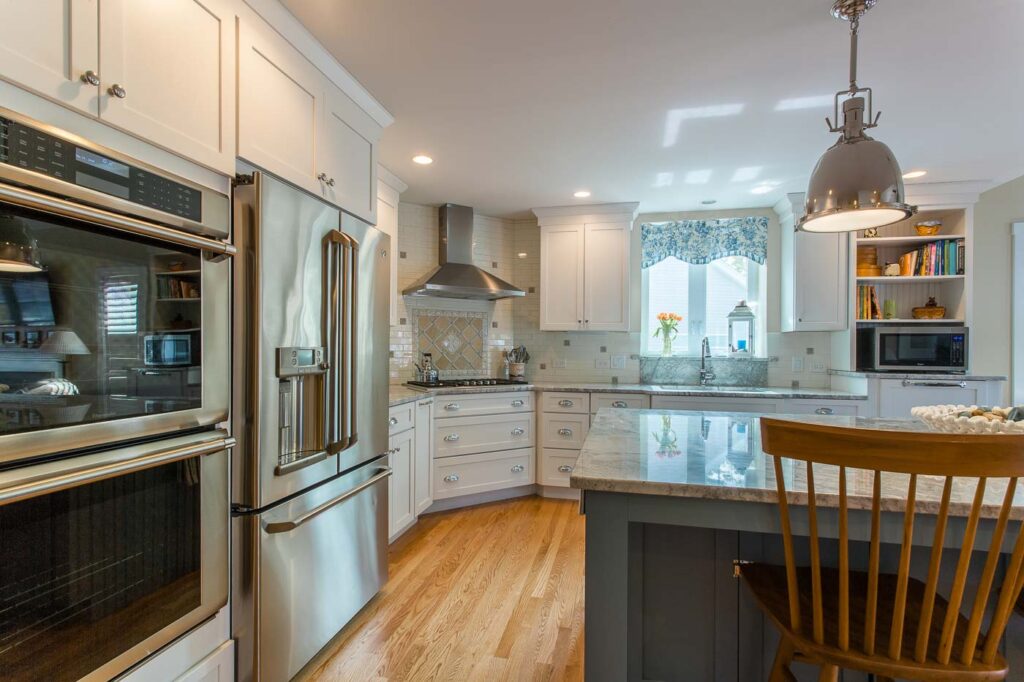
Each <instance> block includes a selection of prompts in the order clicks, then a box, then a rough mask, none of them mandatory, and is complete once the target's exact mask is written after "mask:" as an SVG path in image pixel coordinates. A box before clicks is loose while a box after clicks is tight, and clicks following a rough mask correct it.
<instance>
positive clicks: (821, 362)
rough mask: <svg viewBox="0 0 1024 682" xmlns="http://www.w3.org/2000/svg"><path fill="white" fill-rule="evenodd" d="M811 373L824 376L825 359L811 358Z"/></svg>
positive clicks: (825, 369)
mask: <svg viewBox="0 0 1024 682" xmlns="http://www.w3.org/2000/svg"><path fill="white" fill-rule="evenodd" d="M811 371H812V372H814V373H815V374H824V373H825V372H826V371H828V370H827V368H826V367H825V358H813V359H812V360H811Z"/></svg>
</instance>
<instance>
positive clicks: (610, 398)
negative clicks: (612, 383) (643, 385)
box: [590, 393, 651, 414]
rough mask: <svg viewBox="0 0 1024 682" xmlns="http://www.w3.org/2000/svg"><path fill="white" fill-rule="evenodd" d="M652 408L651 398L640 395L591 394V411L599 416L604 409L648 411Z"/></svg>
mask: <svg viewBox="0 0 1024 682" xmlns="http://www.w3.org/2000/svg"><path fill="white" fill-rule="evenodd" d="M650 406H651V396H649V395H643V394H638V393H591V394H590V411H591V412H592V413H594V414H597V411H598V410H600V409H601V408H602V407H612V408H629V409H633V410H646V409H648V408H649V407H650Z"/></svg>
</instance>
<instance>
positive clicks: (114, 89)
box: [107, 83, 128, 99]
mask: <svg viewBox="0 0 1024 682" xmlns="http://www.w3.org/2000/svg"><path fill="white" fill-rule="evenodd" d="M107 92H109V93H110V94H111V95H113V96H114V97H116V98H118V99H124V98H125V97H127V96H128V91H127V90H125V89H124V86H123V85H119V84H117V83H114V84H113V85H111V86H110V87H109V88H108V89H107Z"/></svg>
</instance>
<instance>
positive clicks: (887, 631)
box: [738, 418, 1024, 682]
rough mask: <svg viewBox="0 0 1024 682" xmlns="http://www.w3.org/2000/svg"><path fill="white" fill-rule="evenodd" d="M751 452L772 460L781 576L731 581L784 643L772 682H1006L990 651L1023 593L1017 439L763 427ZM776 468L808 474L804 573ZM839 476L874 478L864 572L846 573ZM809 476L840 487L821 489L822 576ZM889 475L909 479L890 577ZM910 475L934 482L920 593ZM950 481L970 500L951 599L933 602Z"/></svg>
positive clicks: (748, 574) (753, 567)
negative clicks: (975, 577) (1008, 547)
mask: <svg viewBox="0 0 1024 682" xmlns="http://www.w3.org/2000/svg"><path fill="white" fill-rule="evenodd" d="M761 441H762V449H763V450H764V452H766V453H769V454H771V455H773V459H774V461H775V478H776V481H777V485H778V492H779V514H780V516H781V521H782V534H783V550H784V553H785V561H786V565H785V566H773V565H768V564H762V563H749V564H744V563H739V564H738V571H739V573H740V575H741V577H742V578H743V581H744V582H745V583H746V584H747V586H748V587H749V588H750V590H751V592H752V593H753V595H754V598H755V599H756V601H757V603H758V605H759V606H760V607H761V609H762V610H764V612H765V613H766V614H767V615H768V617H769V618H771V620H772V621H773V622H774V623H775V625H776V626H777V627H778V628H779V630H780V632H781V634H782V640H781V642H780V643H779V648H778V651H777V652H776V656H775V662H774V665H773V666H772V672H771V676H770V678H769V679H770V682H781V681H793V680H795V678H794V677H793V674H792V672H791V671H790V669H789V664H790V662H791V661H793V660H794V659H797V660H800V661H802V662H808V663H811V664H815V665H818V666H820V670H821V672H820V675H819V678H818V679H819V680H837V679H838V674H839V670H840V669H851V670H860V671H863V672H867V673H872V674H874V675H875V676H876V679H877V680H880V681H891V680H892V679H893V678H904V679H910V680H920V681H922V682H933V681H937V680H950V681H952V680H959V681H965V680H1003V679H1006V676H1007V673H1008V669H1007V664H1006V661H1005V659H1004V658H1003V657H1002V656H1001V655H1000V654H999V652H998V646H999V643H1000V640H1001V639H1002V636H1003V631H1004V630H1005V628H1006V623H1007V620H1008V619H1009V617H1010V613H1011V611H1012V609H1013V606H1014V603H1015V602H1016V601H1017V597H1018V595H1019V594H1020V592H1021V587H1022V585H1024V570H1022V569H1024V567H1022V564H1024V534H1022V533H1021V523H1019V522H1018V521H1010V518H1009V517H1010V513H1011V507H1012V506H1013V498H1014V495H1015V493H1016V490H1017V481H1018V478H1019V477H1021V476H1024V437H1017V436H1002V435H985V436H958V435H950V434H940V433H921V432H896V431H878V430H869V429H855V428H847V427H837V426H829V425H824V424H820V423H819V424H810V423H800V422H795V421H786V420H780V419H772V418H762V419H761ZM783 457H785V458H789V459H792V460H797V462H802V463H803V467H805V468H806V480H807V494H806V497H807V514H808V526H809V536H810V537H809V550H810V566H806V567H804V566H797V565H796V559H795V558H794V547H793V532H792V527H791V523H790V509H789V505H790V503H791V502H792V501H793V500H794V499H801V500H802V497H803V496H802V495H799V494H797V495H796V496H794V493H793V492H790V493H789V497H788V498H787V491H786V483H785V481H784V479H783V467H782V459H781V458H783ZM797 466H798V467H799V466H800V464H797ZM847 469H864V470H867V471H873V472H874V481H873V483H872V488H873V490H872V493H871V495H870V509H871V543H870V551H869V558H868V567H867V571H853V570H850V567H849V557H850V548H849V534H848V511H849V503H850V500H849V499H848V495H847V489H848V485H847ZM816 471H817V472H818V476H819V482H822V481H825V480H838V488H834V487H833V486H830V489H829V492H832V490H833V489H835V491H836V494H837V495H838V523H839V542H838V566H837V567H836V568H834V569H832V568H826V567H822V565H821V548H820V545H819V537H818V513H817V504H816V499H815V497H816V496H815V473H816ZM887 472H888V473H891V474H904V475H909V483H908V485H907V488H906V500H907V503H906V511H905V512H904V516H903V538H902V543H901V549H900V554H899V564H898V566H899V569H898V573H897V574H886V573H880V572H879V554H880V540H879V535H880V525H881V505H880V500H881V497H882V486H883V483H882V481H883V476H884V475H885V474H886V473H887ZM826 476H827V477H832V478H831V479H827V478H826ZM833 476H834V477H833ZM919 476H935V477H939V478H938V480H937V481H936V483H937V484H940V485H942V497H941V501H940V502H939V507H938V515H937V519H936V525H935V536H934V540H933V542H932V546H931V549H930V555H929V556H930V560H929V563H928V567H929V568H928V577H927V582H921V581H919V580H916V579H913V578H911V577H910V576H909V572H910V555H911V545H912V542H911V540H912V538H913V527H914V512H915V503H916V496H917V492H918V477H919ZM954 477H955V479H956V489H957V490H958V491H962V490H964V488H963V485H964V484H966V485H967V486H968V487H967V488H966V490H968V491H969V492H968V495H970V496H971V501H970V502H966V501H961V502H956V501H955V500H954V504H955V505H957V506H958V507H959V509H961V510H962V511H964V512H966V514H965V515H966V518H967V521H966V530H965V534H964V538H963V545H962V549H961V550H960V553H959V559H958V561H957V564H956V569H955V573H954V574H953V583H952V588H951V590H950V592H949V594H948V595H946V596H942V595H939V594H938V590H937V586H938V582H939V572H940V565H941V560H942V545H943V541H944V540H945V532H946V525H947V521H948V517H949V510H950V500H951V495H952V492H953V490H954ZM963 479H967V480H963ZM975 481H976V484H975V485H974V486H971V484H972V483H974V482H975ZM927 482H928V483H931V481H927ZM1003 485H1005V486H1006V487H1005V491H1004V488H1003V487H1002V486H1003ZM986 489H987V490H989V491H990V498H992V499H989V501H988V503H987V506H989V510H988V512H989V515H993V513H994V512H993V509H995V510H997V514H995V526H994V530H993V535H992V541H991V543H990V545H989V547H988V551H987V553H986V554H985V555H984V556H985V561H984V567H983V569H982V572H981V578H980V581H979V584H978V587H977V590H976V592H975V593H974V595H973V596H972V597H970V598H968V596H967V595H965V592H967V591H968V590H966V589H965V587H966V582H967V576H968V569H969V568H970V563H971V553H972V550H973V549H974V544H975V535H976V532H977V529H978V523H979V518H980V515H981V511H982V507H983V505H986V501H985V500H986V498H985V491H986ZM901 492H902V488H901ZM818 494H819V495H820V494H821V493H820V492H819V493H818ZM961 494H962V493H961ZM993 496H994V497H993ZM867 497H868V496H867V495H864V499H858V500H856V501H855V506H857V507H859V508H865V509H866V508H867V502H868V499H867ZM1008 534H1009V539H1014V538H1015V540H1014V544H1013V552H1012V554H1011V555H1010V561H1009V563H1008V565H1007V571H1006V575H1005V576H1004V578H1003V581H1002V585H1001V586H1000V587H999V588H997V589H994V583H995V576H996V569H997V566H998V564H999V557H1000V548H1001V547H1002V546H1003V541H1004V537H1006V536H1007V535H1008ZM919 549H920V548H919ZM993 596H994V597H995V603H994V610H993V611H992V616H991V621H990V623H989V627H988V632H986V633H983V632H982V631H981V627H982V620H983V618H984V616H985V610H986V607H987V606H988V604H989V602H990V599H991V597H993ZM963 606H969V607H970V608H969V609H968V611H967V613H968V616H966V617H965V616H964V615H962V614H961V608H962V607H963Z"/></svg>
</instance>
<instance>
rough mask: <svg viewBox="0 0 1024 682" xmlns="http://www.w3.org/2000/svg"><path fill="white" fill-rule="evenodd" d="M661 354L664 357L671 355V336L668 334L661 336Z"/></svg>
mask: <svg viewBox="0 0 1024 682" xmlns="http://www.w3.org/2000/svg"><path fill="white" fill-rule="evenodd" d="M661 355H662V357H665V358H670V357H672V337H671V336H669V335H668V334H665V335H663V336H662V337H661Z"/></svg>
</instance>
